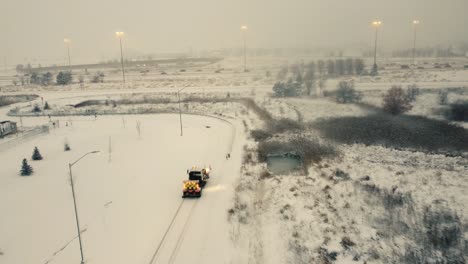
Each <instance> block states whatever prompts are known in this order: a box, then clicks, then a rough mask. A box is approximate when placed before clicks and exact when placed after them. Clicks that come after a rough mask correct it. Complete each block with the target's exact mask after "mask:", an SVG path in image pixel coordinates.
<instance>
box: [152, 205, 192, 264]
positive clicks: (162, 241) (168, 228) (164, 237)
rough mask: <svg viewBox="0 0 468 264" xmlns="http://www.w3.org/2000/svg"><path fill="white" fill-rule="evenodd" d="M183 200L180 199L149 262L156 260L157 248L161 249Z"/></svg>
mask: <svg viewBox="0 0 468 264" xmlns="http://www.w3.org/2000/svg"><path fill="white" fill-rule="evenodd" d="M184 201H185V200H182V201H180V204H179V207H178V208H177V210H176V212H175V214H174V216H173V217H172V220H171V222H170V224H169V226H168V227H167V229H166V232H164V235H163V237H162V238H161V241H159V244H158V247H157V248H156V251H154V254H153V256H152V257H151V260H150V262H149V264H152V263H153V262H154V261H155V260H157V256H158V253H159V250H160V249H161V246H162V245H163V243H164V241H165V239H166V236H167V234H168V233H169V231H170V230H171V228H172V226H173V224H174V222H175V220H176V218H177V215H178V214H179V212H180V208H182V205H183V204H184Z"/></svg>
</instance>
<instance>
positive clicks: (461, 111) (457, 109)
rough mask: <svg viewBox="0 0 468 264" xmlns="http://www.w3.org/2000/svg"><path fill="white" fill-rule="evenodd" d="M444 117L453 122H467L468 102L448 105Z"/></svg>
mask: <svg viewBox="0 0 468 264" xmlns="http://www.w3.org/2000/svg"><path fill="white" fill-rule="evenodd" d="M445 116H446V117H447V119H449V120H453V121H464V122H466V121H468V101H458V102H456V103H453V104H450V106H449V109H448V110H447V112H446V113H445Z"/></svg>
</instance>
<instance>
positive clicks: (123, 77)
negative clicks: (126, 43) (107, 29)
mask: <svg viewBox="0 0 468 264" xmlns="http://www.w3.org/2000/svg"><path fill="white" fill-rule="evenodd" d="M115 34H116V35H117V37H118V38H119V40H120V63H121V64H122V81H123V84H125V67H124V59H123V49H122V37H123V35H124V33H123V32H122V31H118V32H115Z"/></svg>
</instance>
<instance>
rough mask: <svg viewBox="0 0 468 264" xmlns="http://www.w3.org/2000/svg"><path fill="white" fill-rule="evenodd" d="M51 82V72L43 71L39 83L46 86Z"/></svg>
mask: <svg viewBox="0 0 468 264" xmlns="http://www.w3.org/2000/svg"><path fill="white" fill-rule="evenodd" d="M51 82H52V73H50V72H46V73H44V74H43V75H42V78H41V84H42V85H44V86H48V85H50V83H51Z"/></svg>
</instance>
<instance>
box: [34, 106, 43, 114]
mask: <svg viewBox="0 0 468 264" xmlns="http://www.w3.org/2000/svg"><path fill="white" fill-rule="evenodd" d="M41 111H42V110H41V108H40V107H39V105H38V104H35V105H34V107H33V112H34V113H39V112H41Z"/></svg>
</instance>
